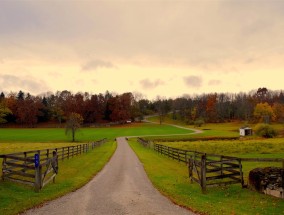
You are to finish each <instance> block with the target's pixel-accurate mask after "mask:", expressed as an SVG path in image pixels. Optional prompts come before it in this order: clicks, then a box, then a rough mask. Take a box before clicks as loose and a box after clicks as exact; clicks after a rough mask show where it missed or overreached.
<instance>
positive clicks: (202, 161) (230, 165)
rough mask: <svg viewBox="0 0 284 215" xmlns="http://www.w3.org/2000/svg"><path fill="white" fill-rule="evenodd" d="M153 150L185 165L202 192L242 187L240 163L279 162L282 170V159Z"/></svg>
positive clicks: (157, 145) (175, 150) (176, 150)
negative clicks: (218, 188)
mask: <svg viewBox="0 0 284 215" xmlns="http://www.w3.org/2000/svg"><path fill="white" fill-rule="evenodd" d="M140 139H141V138H140ZM139 141H143V139H142V140H139ZM144 141H146V140H144ZM154 150H155V151H157V152H158V153H160V154H163V155H166V156H168V157H169V158H172V159H174V160H178V161H179V162H183V163H185V164H187V166H188V170H189V177H190V180H191V181H195V182H197V183H198V184H199V185H200V186H201V188H202V191H206V187H209V186H215V185H220V184H234V183H240V184H241V185H242V187H244V179H243V178H244V177H243V171H242V162H278V163H279V162H281V163H282V168H284V159H283V158H237V157H230V156H224V155H214V154H206V153H202V152H196V151H190V150H183V149H178V148H173V147H169V146H165V145H161V144H156V143H154Z"/></svg>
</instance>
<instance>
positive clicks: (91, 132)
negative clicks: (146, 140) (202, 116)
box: [0, 123, 190, 154]
mask: <svg viewBox="0 0 284 215" xmlns="http://www.w3.org/2000/svg"><path fill="white" fill-rule="evenodd" d="M187 133H190V131H188V130H185V129H180V128H176V127H173V126H168V125H155V124H150V123H138V124H133V125H128V126H121V127H109V128H81V129H80V130H79V131H78V133H76V140H77V141H78V142H88V141H94V140H99V139H103V138H108V139H114V138H115V137H121V136H139V135H153V134H154V135H165V134H168V135H170V134H187ZM70 140H71V137H68V136H66V135H65V130H64V129H63V128H31V129H11V128H7V129H5V128H3V129H0V154H1V153H2V152H1V143H7V142H21V143H24V142H25V143H35V142H70ZM24 150H25V149H24Z"/></svg>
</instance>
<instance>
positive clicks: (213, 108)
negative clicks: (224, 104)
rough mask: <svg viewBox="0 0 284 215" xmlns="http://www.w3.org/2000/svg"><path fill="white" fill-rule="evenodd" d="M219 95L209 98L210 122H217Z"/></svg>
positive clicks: (212, 95)
mask: <svg viewBox="0 0 284 215" xmlns="http://www.w3.org/2000/svg"><path fill="white" fill-rule="evenodd" d="M216 104H217V93H215V94H211V95H209V96H208V98H207V103H206V116H207V119H208V121H209V122H216V119H217V109H216Z"/></svg>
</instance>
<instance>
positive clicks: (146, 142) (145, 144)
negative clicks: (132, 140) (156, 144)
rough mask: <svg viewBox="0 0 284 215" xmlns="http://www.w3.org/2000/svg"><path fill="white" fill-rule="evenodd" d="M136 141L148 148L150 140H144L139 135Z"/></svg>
mask: <svg viewBox="0 0 284 215" xmlns="http://www.w3.org/2000/svg"><path fill="white" fill-rule="evenodd" d="M137 141H138V142H139V143H141V144H142V145H143V146H144V147H148V148H150V145H151V142H150V141H149V140H144V139H142V138H140V137H138V138H137Z"/></svg>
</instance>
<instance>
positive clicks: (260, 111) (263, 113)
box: [253, 102, 275, 123]
mask: <svg viewBox="0 0 284 215" xmlns="http://www.w3.org/2000/svg"><path fill="white" fill-rule="evenodd" d="M253 115H254V117H255V118H256V119H257V120H258V121H259V122H261V121H263V122H265V123H269V122H270V119H271V120H275V114H274V112H273V109H272V107H271V106H270V105H269V104H268V103H267V102H265V103H258V104H257V105H256V106H255V108H254V112H253Z"/></svg>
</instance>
